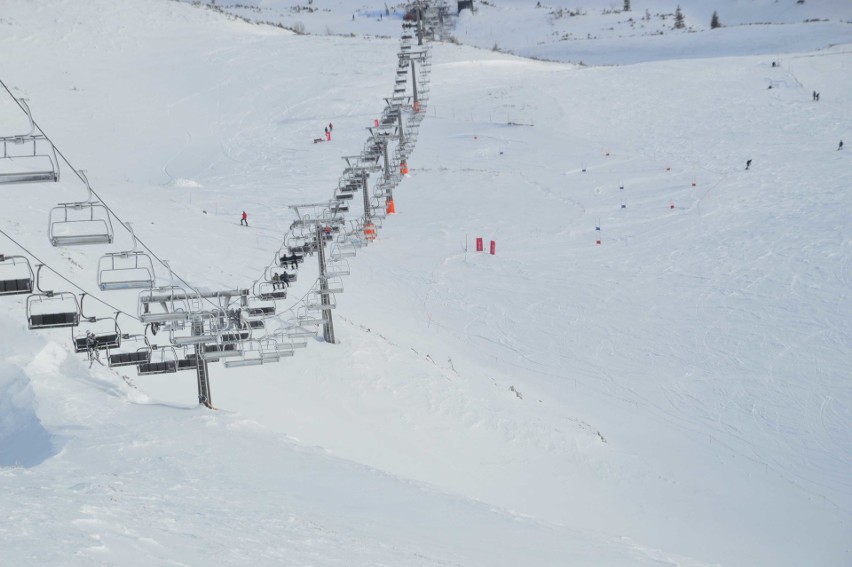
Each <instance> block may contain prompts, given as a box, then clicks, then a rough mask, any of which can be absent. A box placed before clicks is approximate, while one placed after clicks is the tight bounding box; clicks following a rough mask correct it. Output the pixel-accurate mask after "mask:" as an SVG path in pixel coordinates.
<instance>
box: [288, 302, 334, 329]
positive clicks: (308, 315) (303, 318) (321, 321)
mask: <svg viewBox="0 0 852 567" xmlns="http://www.w3.org/2000/svg"><path fill="white" fill-rule="evenodd" d="M296 322H297V324H298V326H299V327H318V326H320V325H325V324H326V323H328V319H326V318H325V316H324V314H323V313H322V312H320V314H319V315H316V314H314V312H313V310H309V309H308V306H307V304H305V305H302V306H301V307H299V310H298V312H297V313H296Z"/></svg>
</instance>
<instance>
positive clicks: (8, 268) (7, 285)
mask: <svg viewBox="0 0 852 567" xmlns="http://www.w3.org/2000/svg"><path fill="white" fill-rule="evenodd" d="M34 279H35V275H34V274H33V268H32V266H31V265H30V261H29V260H27V259H26V258H25V257H24V256H6V255H4V254H0V295H21V294H24V293H27V294H29V293H32V292H33V280H34Z"/></svg>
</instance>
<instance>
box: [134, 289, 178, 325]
mask: <svg viewBox="0 0 852 567" xmlns="http://www.w3.org/2000/svg"><path fill="white" fill-rule="evenodd" d="M187 297H188V294H187V292H186V291H184V290H183V289H182V288H180V287H177V286H165V287H156V288H153V289H146V290H143V291H140V292H139V320H140V321H142V322H143V323H156V324H172V323H175V324H183V323H186V322H187V321H188V320H189V316H190V308H189V301H188V300H187Z"/></svg>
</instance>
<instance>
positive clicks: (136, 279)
mask: <svg viewBox="0 0 852 567" xmlns="http://www.w3.org/2000/svg"><path fill="white" fill-rule="evenodd" d="M127 230H129V231H130V236H131V237H132V238H133V248H132V249H131V250H128V251H126V252H108V253H107V254H104V255H103V256H101V258H100V260H98V287H99V288H101V291H110V290H114V289H140V288H152V287H154V282H155V281H156V278H155V273H154V262H153V260H151V256H149V255H148V254H146V253H145V252H141V251H138V250H136V245H137V242H136V234H134V233H133V228H132V227H131V226H130V223H127Z"/></svg>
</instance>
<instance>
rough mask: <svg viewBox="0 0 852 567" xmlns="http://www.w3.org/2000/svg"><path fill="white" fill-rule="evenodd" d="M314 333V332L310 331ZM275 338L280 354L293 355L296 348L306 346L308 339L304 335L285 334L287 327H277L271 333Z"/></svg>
mask: <svg viewBox="0 0 852 567" xmlns="http://www.w3.org/2000/svg"><path fill="white" fill-rule="evenodd" d="M312 335H316V333H312ZM272 338H273V339H274V340H275V344H276V349H277V351H278V354H279V355H280V356H293V355H294V354H296V349H297V348H305V347H307V346H308V341H307V339H305V338H304V337H293V336H292V335H289V334H287V329H286V328H285V329H278V330H277V331H275V332H274V333H273V334H272Z"/></svg>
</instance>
